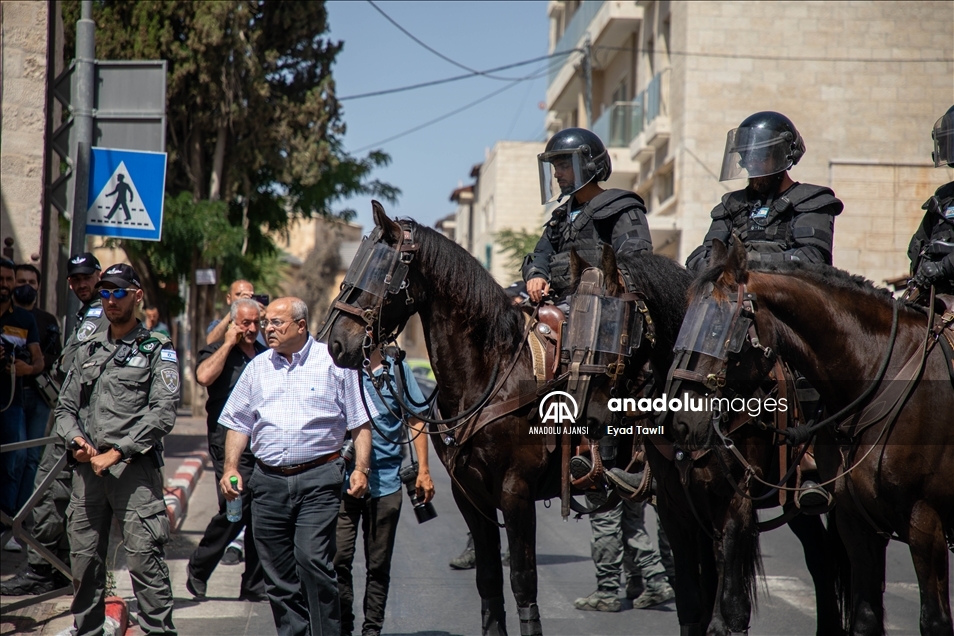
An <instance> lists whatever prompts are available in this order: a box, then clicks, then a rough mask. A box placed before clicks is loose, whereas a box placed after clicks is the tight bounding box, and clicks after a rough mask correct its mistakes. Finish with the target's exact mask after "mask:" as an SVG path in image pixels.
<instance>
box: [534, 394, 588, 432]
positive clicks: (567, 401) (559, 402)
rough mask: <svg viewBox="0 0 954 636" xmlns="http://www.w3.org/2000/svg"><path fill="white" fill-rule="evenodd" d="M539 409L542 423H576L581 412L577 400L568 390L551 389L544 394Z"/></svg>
mask: <svg viewBox="0 0 954 636" xmlns="http://www.w3.org/2000/svg"><path fill="white" fill-rule="evenodd" d="M571 405H572V406H573V410H572V411H571V410H570V406H571ZM538 411H539V413H540V423H541V424H547V423H552V424H576V416H577V415H578V413H579V409H578V408H577V406H576V400H574V399H573V396H572V395H570V394H569V393H567V392H566V391H551V392H550V393H547V394H546V395H544V396H543V399H542V400H540V408H539V409H538Z"/></svg>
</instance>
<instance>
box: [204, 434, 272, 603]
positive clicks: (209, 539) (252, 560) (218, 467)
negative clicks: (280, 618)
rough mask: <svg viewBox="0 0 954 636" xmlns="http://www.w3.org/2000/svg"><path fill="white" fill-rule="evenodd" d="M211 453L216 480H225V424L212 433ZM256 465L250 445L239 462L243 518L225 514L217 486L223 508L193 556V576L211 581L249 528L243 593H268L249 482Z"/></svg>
mask: <svg viewBox="0 0 954 636" xmlns="http://www.w3.org/2000/svg"><path fill="white" fill-rule="evenodd" d="M209 455H210V456H211V457H212V465H213V466H214V467H215V481H216V482H218V481H220V480H221V479H222V473H223V472H224V470H225V427H223V426H221V425H218V427H217V428H216V429H215V430H214V431H213V432H212V433H210V434H209ZM254 467H255V458H254V457H253V456H252V452H251V451H250V450H249V449H248V448H246V449H245V452H244V453H242V457H241V460H240V461H239V474H240V475H241V476H242V484H244V485H243V489H242V520H241V521H239V522H236V523H232V522H231V521H229V520H228V518H227V517H226V513H225V504H226V501H225V497H223V496H222V491H221V490H219V489H218V488H216V492H217V493H218V495H219V511H218V512H217V513H216V514H215V516H213V517H212V520H211V521H209V525H208V526H206V528H205V534H204V535H203V536H202V540H201V541H199V546H198V547H197V548H196V549H195V552H193V553H192V557H191V558H190V559H189V570H190V572H191V573H192V576H194V577H196V578H197V579H199V580H200V581H208V580H209V577H210V576H212V572H213V571H214V570H215V566H217V565H218V564H219V560H221V559H222V555H223V554H225V550H226V549H227V548H228V547H229V544H230V543H231V542H232V541H233V540H234V539H235V537H237V536H238V535H239V533H240V532H241V531H242V528H243V527H244V528H245V529H246V530H245V573H244V574H243V575H242V590H241V591H242V592H250V593H252V594H264V593H265V574H264V572H263V571H262V564H261V562H260V561H259V558H258V550H257V549H256V548H255V541H254V531H253V530H252V525H251V520H252V493H251V491H250V490H249V489H248V482H249V480H250V479H251V478H252V469H253V468H254Z"/></svg>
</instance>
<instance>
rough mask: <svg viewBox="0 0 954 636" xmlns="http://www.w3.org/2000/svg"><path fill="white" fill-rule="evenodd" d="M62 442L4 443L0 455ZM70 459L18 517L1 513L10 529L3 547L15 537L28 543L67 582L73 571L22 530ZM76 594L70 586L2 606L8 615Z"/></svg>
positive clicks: (50, 439) (39, 488) (2, 540)
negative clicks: (59, 597)
mask: <svg viewBox="0 0 954 636" xmlns="http://www.w3.org/2000/svg"><path fill="white" fill-rule="evenodd" d="M59 441H61V440H60V438H59V437H56V436H50V437H41V438H39V439H32V440H27V441H25V442H15V443H13V444H4V445H3V446H0V453H10V452H13V451H18V450H26V449H27V448H33V447H34V446H46V445H47V444H53V443H54V442H59ZM66 461H67V456H66V453H64V454H63V456H62V457H60V459H59V461H58V462H57V463H56V465H55V466H54V467H53V470H51V471H50V472H49V473H48V474H47V475H46V477H45V478H44V479H43V481H42V482H40V484H39V485H37V487H36V488H35V489H34V490H33V494H32V495H30V498H29V499H28V500H27V502H26V503H25V504H23V507H22V508H20V510H19V512H17V514H16V516H15V517H13V518H12V519H11V518H10V517H9V516H8V515H7V514H6V513H5V512H0V522H2V523H3V525H5V526H10V529H9V530H7V531H6V532H4V533H3V534H2V535H0V545H6V544H7V541H9V540H10V537H16V539H17V541H18V542H20V543H21V544H24V543H25V544H26V545H28V546H30V547H31V548H33V549H34V550H36V551H37V552H38V553H39V554H40V556H42V557H43V558H44V559H46V560H47V561H48V562H49V563H50V564H51V565H52V566H53V567H55V568H56V569H57V570H59V571H60V572H61V573H62V574H63V576H65V577H66V578H67V579H69V580H72V579H73V574H72V572H71V571H70V567H69V566H68V565H66V564H65V563H63V561H62V560H60V559H59V557H57V556H56V555H55V554H53V553H52V552H50V551H49V550H48V549H47V548H46V547H45V546H44V545H43V544H41V543H40V542H39V541H37V540H36V539H35V538H34V537H33V535H32V534H31V533H30V532H28V531H27V530H25V529H24V528H23V522H24V521H25V520H26V518H27V517H28V516H29V515H31V514H32V513H33V508H34V506H36V505H37V504H38V503H39V502H40V499H42V498H43V495H45V494H46V491H47V490H49V489H50V486H51V485H52V484H53V482H54V481H56V480H57V479H58V478H59V476H60V471H62V470H63V468H64V467H65V466H66ZM72 592H73V587H72V586H71V585H69V586H66V587H62V588H59V589H56V590H52V591H50V592H46V593H45V594H39V595H37V596H31V597H30V598H25V599H23V600H21V601H16V602H15V603H9V604H6V605H4V606H3V612H2V613H3V614H4V615H6V614H9V613H10V612H14V611H16V610H18V609H21V608H24V607H29V606H30V605H35V604H37V603H40V602H42V601H46V600H49V599H51V598H56V597H57V596H62V595H63V594H71V593H72Z"/></svg>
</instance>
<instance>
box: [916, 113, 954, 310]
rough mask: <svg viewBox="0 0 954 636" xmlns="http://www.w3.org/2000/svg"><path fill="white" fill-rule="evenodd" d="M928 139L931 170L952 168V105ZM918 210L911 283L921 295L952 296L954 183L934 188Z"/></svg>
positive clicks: (953, 117)
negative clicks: (921, 212)
mask: <svg viewBox="0 0 954 636" xmlns="http://www.w3.org/2000/svg"><path fill="white" fill-rule="evenodd" d="M931 136H932V137H933V138H934V152H933V153H932V158H933V159H934V167H935V168H940V167H941V166H945V165H946V166H948V167H949V168H954V106H951V107H950V108H949V109H948V110H947V112H946V113H944V115H943V116H942V117H941V118H940V119H938V120H937V122H936V123H935V124H934V130H933V132H932V134H931ZM922 208H923V209H924V210H925V212H924V219H922V221H921V225H919V226H918V229H917V232H915V233H914V236H913V237H911V244H910V245H909V246H908V258H910V259H911V275H912V276H913V277H914V284H915V285H917V286H918V288H920V289H921V291H922V292H928V291H929V290H930V288H931V286H932V285H933V286H934V289H935V292H936V293H938V294H954V181H951V182H950V183H945V184H944V185H942V186H941V187H940V188H938V189H937V191H936V192H935V193H934V196H933V197H931V198H930V199H928V200H927V202H926V203H925V204H924V205H923V206H922ZM923 297H925V298H926V297H927V293H925V294H923Z"/></svg>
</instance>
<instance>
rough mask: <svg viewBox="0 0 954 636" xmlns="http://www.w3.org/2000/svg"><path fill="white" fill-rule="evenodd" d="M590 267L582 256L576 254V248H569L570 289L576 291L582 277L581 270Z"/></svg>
mask: <svg viewBox="0 0 954 636" xmlns="http://www.w3.org/2000/svg"><path fill="white" fill-rule="evenodd" d="M587 267H590V264H589V263H587V262H586V259H584V258H583V257H582V256H580V255H579V254H577V253H576V248H570V289H576V286H577V284H578V283H579V282H580V277H581V276H582V275H583V270H584V269H586V268H587Z"/></svg>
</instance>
